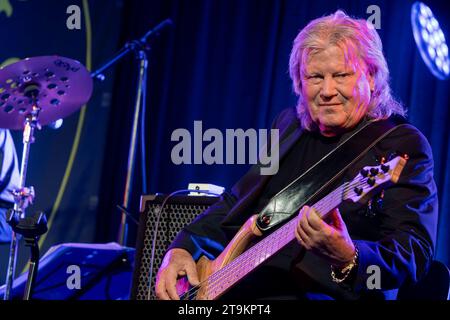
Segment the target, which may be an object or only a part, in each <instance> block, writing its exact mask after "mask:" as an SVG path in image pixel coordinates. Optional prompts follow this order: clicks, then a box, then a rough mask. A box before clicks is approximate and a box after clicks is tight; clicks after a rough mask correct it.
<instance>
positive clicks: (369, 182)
mask: <svg viewBox="0 0 450 320" xmlns="http://www.w3.org/2000/svg"><path fill="white" fill-rule="evenodd" d="M367 184H368V185H369V186H371V187H373V186H374V185H375V178H373V177H371V178H369V179H367Z"/></svg>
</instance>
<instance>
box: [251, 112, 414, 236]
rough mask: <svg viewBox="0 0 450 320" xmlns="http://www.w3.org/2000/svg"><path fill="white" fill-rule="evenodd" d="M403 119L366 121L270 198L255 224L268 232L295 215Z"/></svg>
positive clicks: (402, 123) (401, 123) (401, 122)
mask: <svg viewBox="0 0 450 320" xmlns="http://www.w3.org/2000/svg"><path fill="white" fill-rule="evenodd" d="M404 125H406V123H405V121H404V119H403V118H398V117H391V118H389V119H386V120H379V121H374V120H371V121H367V122H366V123H364V124H363V125H362V126H361V127H360V128H359V129H357V130H356V131H355V132H352V133H351V134H349V136H348V137H345V136H344V137H345V138H344V139H343V141H342V142H341V143H340V144H339V145H338V146H337V147H336V148H334V149H333V150H332V151H330V152H329V153H328V154H327V155H325V157H323V158H322V159H320V160H319V161H318V162H317V163H316V164H314V165H313V166H311V167H310V168H309V169H308V170H306V171H305V172H304V173H302V174H301V175H300V176H299V177H297V178H296V179H295V180H294V181H292V182H291V183H290V184H289V185H288V186H286V187H285V188H284V189H282V190H281V191H280V192H278V193H277V194H276V195H275V196H273V197H272V198H271V199H270V201H269V202H268V204H267V205H266V206H265V207H264V208H263V210H262V211H261V212H260V213H259V214H258V219H257V221H256V223H257V226H258V228H259V229H260V230H261V231H263V232H264V231H268V230H270V229H272V228H273V227H275V226H277V225H279V224H280V223H282V222H283V221H285V220H287V219H289V218H290V217H291V216H292V215H294V214H297V213H298V210H299V209H300V208H301V207H303V206H304V205H306V204H310V203H311V201H312V200H313V199H314V198H315V197H317V196H318V195H319V194H320V193H321V192H323V191H324V190H326V189H327V188H328V187H330V186H331V185H332V184H333V183H334V182H336V181H337V179H339V178H340V177H341V176H342V175H343V173H344V172H345V171H346V170H347V169H348V168H349V167H351V166H352V165H353V164H355V163H356V162H357V161H358V160H359V159H361V158H362V157H363V156H364V155H365V154H366V153H367V151H369V150H370V149H371V148H372V147H373V146H374V145H375V144H377V143H378V142H379V141H380V140H382V139H383V138H384V137H386V136H387V135H388V134H390V133H391V132H392V131H394V130H395V129H397V128H399V127H400V126H404Z"/></svg>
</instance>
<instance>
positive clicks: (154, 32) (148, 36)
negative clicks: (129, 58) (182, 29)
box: [139, 19, 173, 44]
mask: <svg viewBox="0 0 450 320" xmlns="http://www.w3.org/2000/svg"><path fill="white" fill-rule="evenodd" d="M172 25H173V22H172V20H171V19H166V20H164V21H162V22H160V23H159V24H158V25H157V26H156V27H154V28H153V29H151V30H149V31H148V32H147V33H146V34H145V35H144V36H143V37H142V38H141V39H139V42H140V43H142V44H144V43H146V42H147V41H149V40H150V39H152V38H157V37H158V36H159V34H160V33H161V31H163V30H164V29H166V28H169V27H171V26H172Z"/></svg>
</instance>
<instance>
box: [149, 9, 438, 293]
mask: <svg viewBox="0 0 450 320" xmlns="http://www.w3.org/2000/svg"><path fill="white" fill-rule="evenodd" d="M290 75H291V78H292V80H293V87H294V90H295V93H296V94H297V95H298V97H299V99H298V104H297V107H296V110H294V109H287V110H285V111H283V112H282V113H281V114H280V116H279V117H278V118H277V120H276V121H275V122H274V127H275V128H278V129H280V133H281V134H280V150H284V152H282V153H280V157H281V160H280V161H281V163H280V169H279V171H278V173H277V174H276V175H274V176H272V177H270V178H262V177H257V176H256V175H257V174H256V172H258V171H257V170H256V169H255V167H257V166H255V167H253V168H252V169H251V170H250V172H249V173H248V174H247V175H245V176H244V177H243V178H242V179H241V180H240V181H239V182H238V183H237V184H236V185H235V186H234V187H233V189H232V193H231V194H225V195H224V196H223V197H222V199H221V201H220V202H218V203H217V204H215V205H214V206H212V207H211V208H210V209H208V210H207V211H206V212H204V213H203V214H202V215H200V216H199V217H198V218H197V219H196V220H195V221H194V222H193V223H192V224H190V225H189V226H187V227H186V228H184V229H183V230H182V231H181V232H180V234H179V235H178V236H177V238H176V239H175V241H174V242H173V243H172V244H171V246H170V248H169V250H168V251H167V253H166V255H165V257H164V260H163V263H162V265H161V267H160V269H159V272H158V275H157V283H156V294H157V297H158V298H159V299H178V298H179V296H178V294H177V291H176V288H175V284H176V280H177V278H179V277H180V276H187V279H188V280H189V282H190V284H191V285H193V286H196V285H198V284H199V277H198V274H197V269H196V263H195V261H196V260H197V259H198V258H199V257H200V256H201V255H206V256H208V257H209V258H214V257H216V256H217V255H218V254H219V253H220V251H221V250H222V249H223V248H224V247H225V246H226V245H227V244H228V243H229V241H230V240H231V239H232V237H233V236H234V235H235V234H236V232H237V231H238V230H239V227H240V226H241V225H242V224H243V222H245V220H247V219H248V218H249V217H250V216H251V215H252V214H254V213H255V212H258V211H260V210H261V209H263V208H264V207H265V205H266V204H267V203H268V202H269V201H270V200H271V199H272V198H273V197H274V196H275V195H277V194H278V193H279V192H280V190H283V189H284V188H285V187H286V186H288V185H289V183H290V182H292V181H294V179H296V178H297V177H298V176H300V175H301V174H302V173H304V172H305V171H307V170H308V169H309V168H311V167H312V166H314V164H316V163H317V162H318V161H320V160H321V159H322V158H324V156H325V155H327V154H328V153H330V152H332V151H333V150H334V149H335V148H337V146H339V145H340V143H342V141H344V139H347V138H348V137H349V136H351V135H352V134H353V133H354V132H356V130H359V129H360V128H361V127H362V126H364V125H366V124H367V123H376V122H378V123H381V122H383V121H384V122H388V121H393V120H392V119H394V118H395V117H394V116H397V117H398V116H403V115H404V110H403V108H402V107H401V105H400V104H399V103H397V102H396V101H395V100H394V99H393V98H392V96H391V93H390V88H389V84H388V78H389V72H388V69H387V64H386V61H385V59H384V56H383V53H382V44H381V40H380V38H379V36H378V34H377V33H376V31H375V30H374V29H373V28H372V27H371V26H370V25H369V24H367V23H366V21H364V20H356V19H353V18H350V17H349V16H347V15H346V14H345V13H343V12H342V11H337V12H336V13H334V14H332V15H329V16H326V17H322V18H319V19H316V20H314V21H312V22H310V23H309V24H308V25H307V26H306V27H305V28H304V29H303V30H302V31H301V32H300V33H299V34H298V36H297V38H296V39H295V41H294V45H293V49H292V52H291V57H290ZM367 139H370V137H367ZM393 154H401V155H404V154H407V155H408V162H407V164H406V166H405V168H404V170H403V173H402V175H401V176H400V179H399V181H398V183H397V184H396V185H393V186H391V187H389V188H387V189H386V190H384V191H383V192H381V193H379V194H377V195H376V196H375V197H374V198H373V199H372V200H371V201H370V202H369V203H368V204H364V205H363V204H355V203H342V204H341V205H340V206H339V207H338V208H335V209H333V210H332V211H331V212H330V213H329V214H328V216H327V218H326V219H321V218H320V217H319V215H318V214H317V211H316V210H315V209H312V208H311V207H308V206H304V207H303V208H301V210H300V212H299V215H298V218H297V222H296V225H295V232H294V233H295V239H296V241H294V242H291V243H290V244H288V245H287V246H286V247H284V248H283V249H282V250H281V251H280V252H278V253H277V254H276V255H274V256H273V257H272V258H271V259H270V260H269V261H267V263H264V264H263V265H262V266H261V267H260V268H257V269H256V270H254V271H253V272H251V273H250V274H249V275H248V276H247V277H245V278H244V279H243V280H242V281H240V282H239V283H238V284H237V285H235V286H233V287H232V288H231V290H228V291H227V293H225V294H224V295H222V298H255V299H258V298H281V299H362V298H368V297H371V298H381V299H386V298H393V297H395V293H396V289H397V288H399V287H400V286H401V285H403V284H405V283H414V282H415V281H417V280H418V279H419V278H420V277H421V276H422V275H423V274H424V273H425V272H426V270H427V267H428V266H429V263H430V262H431V260H432V258H433V252H434V245H435V238H436V225H437V196H436V190H435V183H434V181H433V160H432V154H431V150H430V147H429V144H428V142H427V141H426V139H425V138H424V136H423V135H422V134H421V133H420V132H419V131H418V130H417V129H416V128H414V127H413V126H411V125H403V126H400V127H398V128H396V129H395V130H393V131H392V132H390V133H389V134H387V135H386V136H385V137H384V138H383V139H382V140H381V141H379V142H378V143H376V144H375V146H373V147H372V148H371V149H370V150H369V151H368V152H366V153H365V154H364V155H363V156H362V157H361V158H360V159H359V160H358V161H357V162H356V163H355V164H354V165H353V166H352V167H351V168H350V169H348V170H347V172H346V173H345V178H346V179H351V178H352V177H353V176H355V175H356V174H357V173H358V171H359V170H361V168H363V167H364V166H373V165H377V164H379V162H377V161H379V160H380V159H381V158H382V157H385V158H387V157H389V156H390V155H393ZM369 267H375V269H376V270H378V271H379V276H380V279H381V281H379V283H377V284H375V285H374V286H370V285H368V277H369V276H370V272H369V271H368V270H373V269H370V268H369Z"/></svg>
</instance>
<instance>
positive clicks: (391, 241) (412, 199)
mask: <svg viewBox="0 0 450 320" xmlns="http://www.w3.org/2000/svg"><path fill="white" fill-rule="evenodd" d="M273 127H274V128H278V129H279V130H280V161H281V159H282V158H283V156H284V155H286V153H287V152H288V151H289V149H290V148H291V147H292V146H293V144H294V143H295V142H296V141H297V139H299V137H300V136H301V133H302V129H301V128H300V124H299V121H298V119H297V117H296V114H295V110H294V109H286V110H284V111H283V112H282V113H281V114H280V115H279V116H278V117H277V119H276V121H275V122H274V126H273ZM392 153H396V154H399V155H403V154H407V155H408V157H409V160H408V162H407V164H406V166H405V168H404V170H403V172H402V174H401V176H400V179H399V181H398V183H397V184H395V185H393V186H391V187H389V188H387V189H386V190H385V191H384V195H383V199H382V205H381V206H378V207H376V206H374V205H372V207H371V209H370V210H369V208H368V206H367V205H360V204H353V203H343V204H342V205H341V206H340V207H339V209H340V212H341V214H342V217H343V219H344V221H345V223H346V225H347V229H348V231H349V234H350V236H351V238H352V239H353V240H354V243H355V245H356V246H357V248H358V251H359V259H358V260H359V261H358V268H357V270H356V272H355V274H353V275H352V277H351V279H349V281H345V282H344V283H342V284H336V283H334V282H333V281H332V280H331V276H330V265H329V264H328V263H326V262H325V261H324V260H323V259H321V258H319V257H317V256H316V255H314V254H312V253H310V252H303V251H302V250H301V249H300V248H299V245H297V244H296V243H295V244H292V245H290V246H289V248H286V250H282V252H280V253H279V254H278V255H279V257H276V258H275V259H273V261H271V263H268V264H267V266H266V267H263V268H261V269H262V271H261V272H259V279H258V275H256V276H255V279H256V280H253V282H250V284H248V283H247V288H246V284H243V285H241V288H240V289H239V291H240V292H241V293H244V292H245V294H243V295H241V296H242V297H246V298H252V297H262V296H261V295H260V294H259V293H261V290H260V288H263V287H264V283H266V282H267V283H268V281H267V280H268V279H267V278H268V276H267V275H269V277H270V278H273V277H274V275H275V274H276V273H277V272H280V273H281V272H283V271H286V275H283V276H282V277H280V278H279V279H275V278H274V281H273V282H274V283H276V284H277V285H276V286H275V287H274V290H278V289H280V288H282V289H285V288H288V287H289V289H288V290H286V292H288V293H286V294H285V293H284V292H282V291H283V290H281V291H280V292H281V293H280V294H278V293H274V294H275V295H278V296H280V297H284V296H285V297H287V298H288V299H290V298H291V297H292V298H297V297H298V296H305V293H309V292H313V293H320V294H324V295H325V296H324V297H332V298H335V299H361V298H365V297H371V298H373V297H376V298H382V299H385V298H393V297H395V293H396V290H395V289H396V288H399V287H400V286H401V285H402V284H404V283H408V282H416V281H417V280H418V279H419V278H420V277H421V276H422V275H423V274H424V273H425V271H426V270H427V268H428V266H429V264H430V262H431V260H432V258H433V253H434V247H435V242H436V232H437V221H438V214H437V212H438V204H437V192H436V186H435V183H434V180H433V159H432V153H431V148H430V146H429V144H428V142H427V140H426V138H425V137H424V136H423V135H422V134H421V133H420V132H419V131H418V130H417V129H416V128H414V127H413V126H411V125H407V126H406V127H405V126H403V127H401V128H398V129H396V130H395V131H394V132H392V133H390V134H389V135H388V136H387V137H386V138H384V139H383V140H382V141H380V142H379V143H378V144H377V145H376V146H375V147H374V148H372V149H371V150H370V151H369V152H368V153H367V154H366V156H364V157H363V158H362V159H361V160H360V161H358V163H357V164H356V165H355V166H354V167H353V168H351V169H349V170H348V172H347V173H346V175H345V178H346V179H348V180H351V179H352V178H354V177H355V176H356V175H357V173H358V172H359V170H360V169H361V168H362V167H364V166H368V165H371V166H372V165H377V163H376V159H380V158H381V157H382V156H384V157H386V156H388V155H389V154H392ZM268 179H270V176H263V175H260V167H259V165H254V166H252V167H251V169H250V170H249V172H248V173H247V174H246V175H245V176H244V177H242V178H241V179H240V180H239V181H238V182H237V183H236V184H235V186H234V187H233V188H232V192H231V194H230V193H226V194H224V195H223V196H222V197H221V200H220V201H219V202H217V203H216V204H214V205H213V206H211V207H210V208H209V209H208V210H206V211H205V212H204V213H202V214H201V215H200V216H198V217H197V218H196V219H195V220H194V222H193V223H191V224H190V225H188V226H186V227H185V228H184V229H183V230H182V231H181V232H180V233H179V234H178V236H177V237H176V239H175V240H174V242H173V243H172V244H171V246H170V248H175V247H177V248H184V249H186V250H188V251H189V252H191V254H192V255H193V256H194V258H195V259H197V258H199V257H200V255H202V254H204V255H206V256H208V257H210V258H213V257H214V256H217V255H218V254H219V253H220V252H221V250H222V249H223V248H224V247H225V246H226V245H227V244H228V242H229V241H230V240H231V238H232V237H233V235H234V234H235V233H236V232H237V231H238V229H239V228H240V226H241V225H242V224H243V223H244V222H245V221H246V220H247V219H248V218H249V217H250V216H251V215H252V214H255V212H252V211H251V210H250V209H251V207H252V204H254V203H255V201H256V199H258V196H259V195H261V192H262V190H263V189H264V186H265V184H266V183H267V181H268ZM371 265H375V266H377V267H378V268H379V270H380V271H381V290H376V289H369V288H368V287H367V281H368V279H369V277H370V276H371V274H372V272H373V271H371V269H370V268H369V266H371ZM274 267H275V268H276V267H279V269H276V270H275V269H273V268H274ZM264 268H266V271H267V272H264ZM274 272H275V273H274ZM261 277H263V278H261ZM280 279H282V280H280ZM280 281H281V284H280ZM238 287H239V285H238ZM267 287H268V288H269V292H270V290H271V289H272V288H271V287H270V285H269V284H268V285H267ZM246 289H248V290H247V291H246ZM392 289H394V290H392ZM391 290H392V291H391ZM292 293H293V294H292ZM297 293H298V295H297ZM306 296H308V294H306ZM233 297H234V296H233ZM238 297H240V296H239V295H238Z"/></svg>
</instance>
